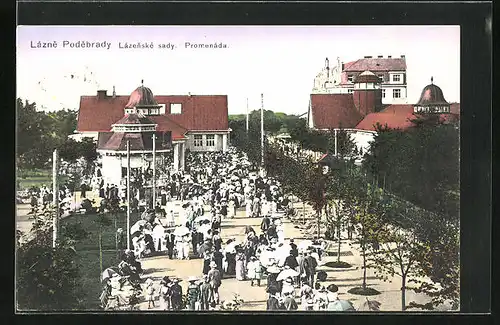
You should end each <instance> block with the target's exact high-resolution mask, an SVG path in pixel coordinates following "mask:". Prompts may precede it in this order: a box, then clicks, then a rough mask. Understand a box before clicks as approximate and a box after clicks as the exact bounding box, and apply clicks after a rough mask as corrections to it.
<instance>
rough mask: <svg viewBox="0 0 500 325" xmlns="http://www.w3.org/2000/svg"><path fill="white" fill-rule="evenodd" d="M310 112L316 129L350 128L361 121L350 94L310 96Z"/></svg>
mask: <svg viewBox="0 0 500 325" xmlns="http://www.w3.org/2000/svg"><path fill="white" fill-rule="evenodd" d="M311 110H312V118H313V125H314V127H315V128H316V129H331V128H340V127H343V128H352V127H354V126H355V125H356V124H358V123H359V121H361V119H362V116H361V114H360V113H359V112H358V110H356V108H355V107H354V101H353V97H352V95H351V94H312V95H311Z"/></svg>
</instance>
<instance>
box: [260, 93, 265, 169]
mask: <svg viewBox="0 0 500 325" xmlns="http://www.w3.org/2000/svg"><path fill="white" fill-rule="evenodd" d="M260 157H261V158H260V164H261V174H262V176H264V94H260Z"/></svg>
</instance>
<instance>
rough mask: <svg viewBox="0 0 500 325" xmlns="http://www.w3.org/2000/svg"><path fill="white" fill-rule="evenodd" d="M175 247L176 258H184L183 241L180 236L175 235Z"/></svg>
mask: <svg viewBox="0 0 500 325" xmlns="http://www.w3.org/2000/svg"><path fill="white" fill-rule="evenodd" d="M175 247H176V250H177V259H179V260H182V259H184V242H183V240H182V237H180V236H175Z"/></svg>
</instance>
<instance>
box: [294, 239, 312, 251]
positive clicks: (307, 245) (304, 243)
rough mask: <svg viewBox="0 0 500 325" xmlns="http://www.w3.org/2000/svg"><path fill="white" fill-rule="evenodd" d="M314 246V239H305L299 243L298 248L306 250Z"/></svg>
mask: <svg viewBox="0 0 500 325" xmlns="http://www.w3.org/2000/svg"><path fill="white" fill-rule="evenodd" d="M312 246H313V243H312V240H303V241H301V242H300V243H299V244H298V245H297V249H298V250H299V251H302V252H304V251H306V250H308V249H309V248H310V247H312Z"/></svg>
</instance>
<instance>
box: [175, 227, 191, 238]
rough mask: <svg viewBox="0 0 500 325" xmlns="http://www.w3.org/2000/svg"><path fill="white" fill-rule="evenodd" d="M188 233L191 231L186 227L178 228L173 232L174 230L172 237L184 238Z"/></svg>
mask: <svg viewBox="0 0 500 325" xmlns="http://www.w3.org/2000/svg"><path fill="white" fill-rule="evenodd" d="M190 233H191V231H190V230H189V228H188V227H186V226H179V227H177V228H175V230H174V236H180V237H183V236H186V235H188V234H190Z"/></svg>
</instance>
